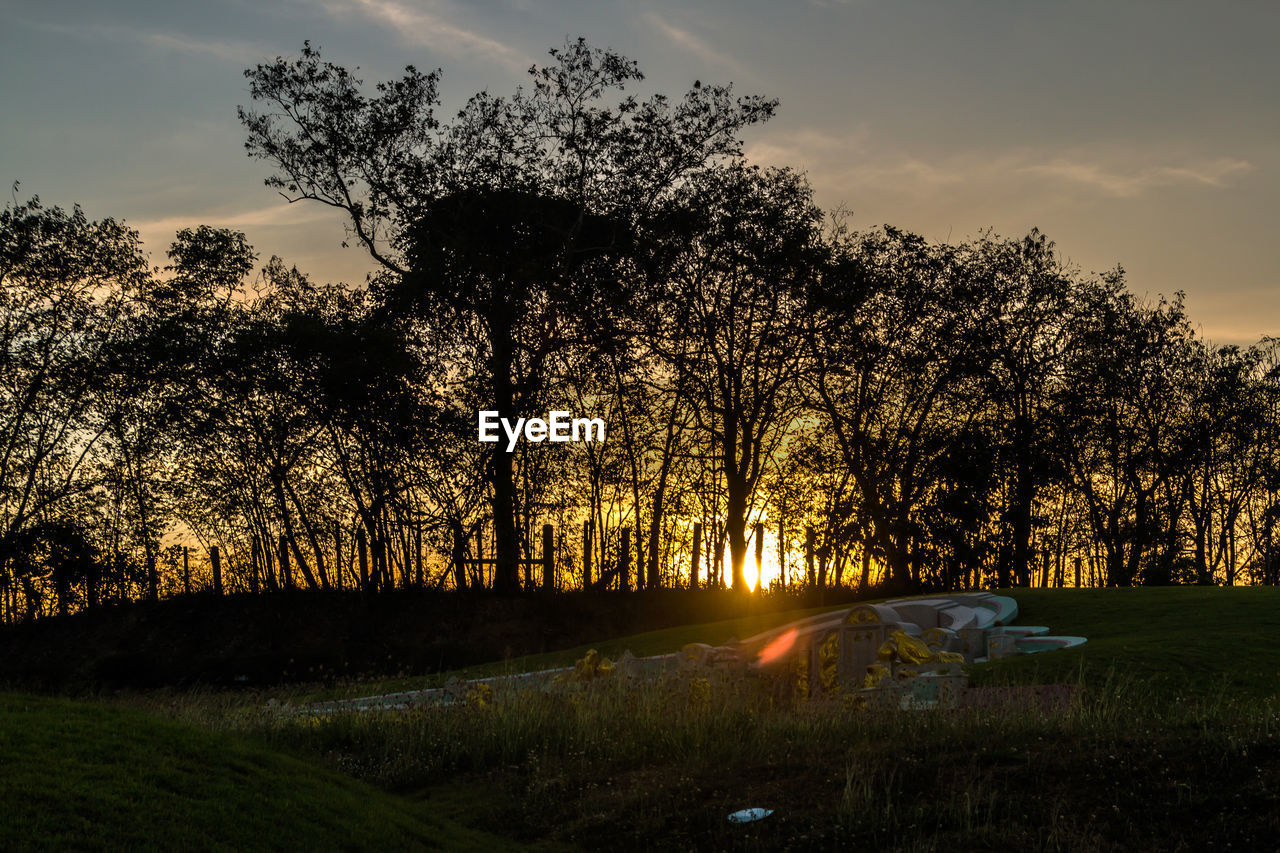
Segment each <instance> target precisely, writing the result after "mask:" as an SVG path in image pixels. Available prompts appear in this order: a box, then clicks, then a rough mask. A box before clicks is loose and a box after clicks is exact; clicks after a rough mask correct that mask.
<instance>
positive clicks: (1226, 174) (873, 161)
mask: <svg viewBox="0 0 1280 853" xmlns="http://www.w3.org/2000/svg"><path fill="white" fill-rule="evenodd" d="M746 154H747V156H748V157H749V158H750V159H752V160H753V161H755V162H758V163H761V164H767V165H787V164H790V165H794V166H798V167H800V168H802V169H804V170H805V171H806V172H808V173H809V177H810V180H811V181H813V183H814V184H815V185H821V186H827V187H832V188H836V189H838V190H839V191H844V192H848V191H855V190H862V189H867V190H875V191H877V192H891V193H893V194H895V195H900V196H919V197H929V196H933V195H935V194H937V193H938V192H941V191H949V190H955V191H967V190H968V189H969V188H973V189H975V190H978V191H982V192H984V193H987V192H991V191H994V190H996V189H997V188H999V189H1002V190H1006V191H1008V190H1012V189H1015V188H1017V189H1018V190H1019V191H1023V192H1025V191H1028V190H1030V189H1031V187H1030V185H1031V184H1034V185H1035V192H1037V193H1043V192H1045V191H1048V190H1051V189H1055V188H1056V190H1057V191H1058V194H1059V195H1060V196H1061V194H1062V193H1063V192H1066V193H1069V194H1070V195H1074V196H1077V197H1082V198H1087V197H1090V196H1092V197H1103V198H1127V199H1131V198H1138V197H1142V196H1147V195H1150V194H1152V193H1155V192H1158V191H1160V190H1163V189H1169V188H1174V187H1201V188H1205V189H1225V188H1228V187H1230V186H1231V185H1232V184H1233V182H1234V179H1236V178H1237V177H1239V176H1240V175H1242V174H1245V173H1247V172H1249V171H1251V170H1252V169H1253V165H1252V164H1251V163H1249V162H1248V161H1245V160H1241V159H1237V158H1232V157H1217V158H1206V157H1200V158H1196V157H1188V156H1185V154H1182V155H1180V154H1178V153H1174V152H1163V153H1161V152H1153V151H1152V150H1151V149H1149V148H1148V149H1143V150H1141V151H1133V150H1116V149H1110V150H1106V149H1102V150H1071V151H1060V152H1044V151H1043V150H1029V149H1017V148H1014V149H1009V150H1004V151H990V150H982V151H977V150H970V151H956V152H951V153H946V154H940V155H934V156H926V155H922V154H920V153H918V152H913V151H909V150H904V149H903V148H901V147H900V146H896V145H890V144H888V143H886V142H885V141H883V140H877V139H874V138H872V137H871V135H870V134H869V133H867V132H866V131H865V130H864V129H862V128H850V129H849V131H848V132H845V133H835V132H831V131H824V132H817V131H802V132H797V133H784V134H779V135H771V136H767V137H765V138H764V139H762V140H759V141H756V142H754V143H752V144H751V145H749V146H748V147H747V149H746Z"/></svg>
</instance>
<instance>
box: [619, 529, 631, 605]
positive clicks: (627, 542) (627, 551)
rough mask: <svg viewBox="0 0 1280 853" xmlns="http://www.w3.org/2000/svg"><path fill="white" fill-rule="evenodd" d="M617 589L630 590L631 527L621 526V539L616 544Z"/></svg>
mask: <svg viewBox="0 0 1280 853" xmlns="http://www.w3.org/2000/svg"><path fill="white" fill-rule="evenodd" d="M618 589H620V590H622V591H623V592H629V591H630V590H631V528H630V527H624V528H622V541H621V542H620V543H619V545H618Z"/></svg>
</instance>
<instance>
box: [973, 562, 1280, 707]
mask: <svg viewBox="0 0 1280 853" xmlns="http://www.w3.org/2000/svg"><path fill="white" fill-rule="evenodd" d="M1007 594H1009V595H1012V596H1013V597H1014V598H1016V599H1017V601H1018V606H1019V616H1018V620H1017V621H1018V624H1022V625H1047V626H1048V627H1049V632H1050V633H1051V634H1070V635H1077V636H1083V637H1087V638H1088V640H1089V642H1087V643H1086V644H1085V645H1083V646H1079V647H1077V648H1075V649H1068V650H1066V651H1061V652H1051V653H1047V654H1038V655H1028V656H1025V657H1018V658H1011V659H1009V660H1006V661H999V662H995V663H992V664H987V665H984V666H980V667H975V668H974V670H973V676H974V680H975V683H977V684H992V683H1003V682H1012V683H1076V682H1077V681H1081V680H1082V681H1083V683H1084V684H1086V685H1094V686H1101V685H1103V684H1106V683H1108V682H1117V681H1119V682H1123V683H1124V684H1127V685H1129V686H1130V687H1140V688H1141V689H1145V690H1151V691H1153V692H1154V693H1155V694H1156V695H1159V696H1162V697H1166V698H1167V697H1169V696H1175V695H1182V696H1187V695H1193V696H1199V697H1210V696H1220V697H1224V698H1228V699H1233V700H1239V699H1261V698H1265V697H1271V696H1276V695H1277V694H1280V588H1277V587H1134V588H1131V589H1081V590H1075V589H1064V590H1041V589H1035V590H1026V589H1024V590H1012V591H1010V592H1008V593H1007Z"/></svg>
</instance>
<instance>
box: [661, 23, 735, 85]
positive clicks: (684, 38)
mask: <svg viewBox="0 0 1280 853" xmlns="http://www.w3.org/2000/svg"><path fill="white" fill-rule="evenodd" d="M645 20H647V21H648V22H649V25H650V26H652V27H653V28H654V29H656V30H657V31H658V32H660V33H662V34H663V35H665V36H666V37H667V38H668V39H670V40H671V41H672V42H673V43H675V44H676V45H677V46H679V47H681V48H683V49H684V50H686V51H688V52H689V53H691V54H693V55H694V56H696V57H698V58H699V59H701V60H702V61H703V62H706V63H708V64H711V65H720V66H722V67H724V68H728V69H729V70H731V71H733V72H734V73H736V74H745V73H746V69H745V68H743V66H742V65H741V64H740V63H739V62H738V61H737V60H735V59H733V58H732V57H730V56H726V55H725V54H723V53H721V52H720V51H718V50H716V49H715V48H713V47H712V46H711V45H709V44H707V42H706V41H704V40H703V39H702V38H700V37H698V36H696V35H694V34H693V33H691V32H689V31H688V30H686V29H682V28H680V27H677V26H676V25H675V24H672V23H671V22H670V21H667V20H665V19H663V18H662V17H661V16H660V15H658V14H656V13H654V12H650V13H649V14H647V15H645Z"/></svg>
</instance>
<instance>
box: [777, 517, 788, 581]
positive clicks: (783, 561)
mask: <svg viewBox="0 0 1280 853" xmlns="http://www.w3.org/2000/svg"><path fill="white" fill-rule="evenodd" d="M778 577H779V579H780V580H781V581H782V586H783V587H784V588H785V587H786V585H787V523H786V522H785V521H779V522H778Z"/></svg>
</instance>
